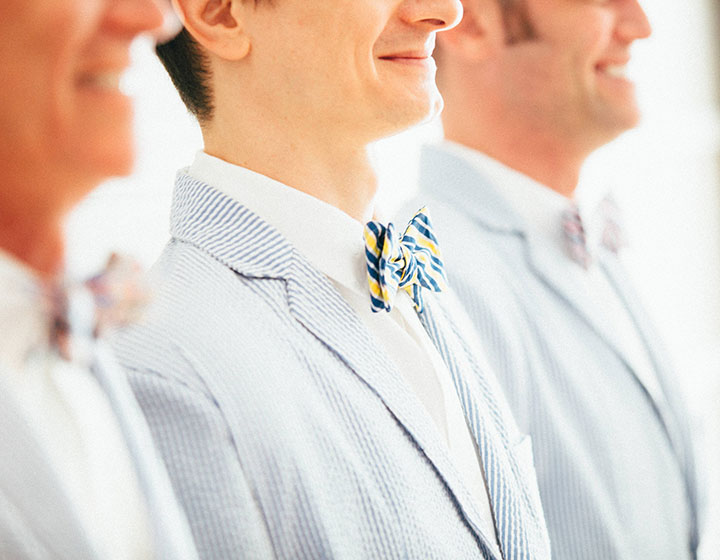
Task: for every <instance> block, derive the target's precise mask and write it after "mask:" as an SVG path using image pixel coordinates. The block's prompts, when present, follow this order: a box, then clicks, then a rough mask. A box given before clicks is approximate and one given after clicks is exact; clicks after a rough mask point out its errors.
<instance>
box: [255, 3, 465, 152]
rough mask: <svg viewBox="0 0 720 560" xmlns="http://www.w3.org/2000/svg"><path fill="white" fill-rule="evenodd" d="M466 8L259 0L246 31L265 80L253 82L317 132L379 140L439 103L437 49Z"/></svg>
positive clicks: (274, 104) (276, 107) (277, 109)
mask: <svg viewBox="0 0 720 560" xmlns="http://www.w3.org/2000/svg"><path fill="white" fill-rule="evenodd" d="M460 13H461V5H460V3H459V1H458V0H316V1H312V2H309V1H308V0H277V1H274V2H272V3H269V2H260V3H258V6H257V8H256V16H255V17H254V19H253V21H252V22H251V23H250V25H249V28H248V33H249V35H250V37H251V41H252V50H251V53H250V60H251V63H252V64H255V65H257V68H259V69H260V70H259V72H260V73H261V79H258V80H256V83H255V84H248V87H252V88H258V89H259V91H256V92H255V98H256V99H263V100H264V102H265V103H266V104H267V110H268V111H269V112H272V113H273V114H275V115H278V114H279V115H285V114H286V115H288V117H289V118H291V119H296V118H297V116H298V115H302V117H303V119H302V120H304V121H305V124H304V125H303V126H307V127H312V129H313V131H314V132H315V133H318V132H319V133H322V131H323V130H327V132H328V135H329V137H333V138H335V137H337V135H338V134H337V133H338V131H341V132H342V133H343V134H345V133H346V134H347V135H348V139H349V140H350V139H353V140H357V139H368V140H374V139H377V138H379V137H381V136H384V135H387V134H391V133H394V132H397V131H399V130H402V129H404V128H407V127H408V126H411V125H413V124H416V123H418V122H420V121H422V120H423V119H426V118H428V117H429V116H431V115H434V114H435V113H437V112H438V111H439V109H440V108H441V104H442V100H441V98H440V95H439V93H438V91H437V88H436V86H435V63H434V61H433V59H432V57H431V56H430V55H431V53H432V50H433V48H434V44H435V34H436V32H437V31H439V30H442V29H446V28H447V27H450V26H452V25H454V24H455V23H457V20H458V19H459V17H460Z"/></svg>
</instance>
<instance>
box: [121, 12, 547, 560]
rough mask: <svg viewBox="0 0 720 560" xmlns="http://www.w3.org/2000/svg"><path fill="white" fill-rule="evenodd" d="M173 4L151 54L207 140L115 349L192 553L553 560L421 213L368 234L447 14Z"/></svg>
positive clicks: (425, 107)
mask: <svg viewBox="0 0 720 560" xmlns="http://www.w3.org/2000/svg"><path fill="white" fill-rule="evenodd" d="M176 5H177V6H178V7H179V9H180V12H181V14H182V19H183V21H184V24H185V31H184V32H183V33H181V35H180V36H179V37H178V38H177V39H176V40H175V41H173V42H171V43H169V44H168V45H165V46H163V47H161V48H160V49H159V50H158V52H159V54H160V57H161V59H162V60H163V63H164V64H165V66H166V68H167V69H168V71H169V73H170V75H171V77H172V79H173V81H174V82H175V84H176V86H177V87H178V89H179V91H180V94H181V96H182V98H183V99H184V101H185V103H186V105H187V106H188V108H189V109H190V110H191V111H193V113H194V114H195V115H196V116H197V117H198V120H199V122H200V126H201V129H202V132H203V138H204V143H205V149H204V151H203V152H201V153H199V154H198V155H197V157H196V159H195V161H194V162H193V164H192V165H191V166H190V167H189V168H188V169H187V170H185V171H184V172H183V173H181V174H180V176H179V179H178V181H177V184H176V190H175V199H174V205H173V215H172V236H173V238H172V240H171V242H170V244H169V245H168V247H167V248H166V250H165V252H164V254H163V256H162V257H161V259H160V261H159V263H158V265H157V273H158V277H159V278H160V280H159V285H158V287H157V299H156V301H155V303H154V305H153V307H152V308H151V309H150V310H149V312H148V313H147V315H146V321H145V322H144V324H142V325H140V326H139V327H138V328H136V329H135V330H134V331H133V332H131V333H130V334H128V335H127V336H125V337H123V338H122V339H120V340H119V341H118V344H117V347H118V349H119V351H120V353H121V355H122V357H123V361H124V364H125V366H126V367H127V369H128V370H129V372H130V376H131V381H132V383H133V385H134V388H135V391H136V394H137V395H138V398H139V400H140V402H141V406H142V407H143V408H144V411H145V413H146V416H147V417H148V419H149V421H150V424H151V427H152V429H153V431H154V434H155V437H156V440H157V442H158V444H159V446H160V448H161V449H162V451H163V453H164V456H165V460H166V463H167V464H168V467H169V470H170V472H171V477H172V478H173V481H174V483H175V486H176V489H177V491H178V493H179V495H180V496H181V499H182V501H183V503H184V506H185V509H186V511H187V513H188V516H189V518H190V520H191V525H192V527H193V530H194V534H195V536H196V537H197V541H198V543H199V547H200V549H201V554H202V556H203V557H204V558H208V559H209V558H213V559H220V558H238V557H247V558H266V557H267V558H270V557H278V558H307V559H316V558H397V559H400V558H438V559H440V558H442V559H447V558H453V559H464V558H488V559H498V560H499V559H500V558H506V559H520V558H534V559H543V558H549V545H548V541H547V535H546V530H545V527H544V521H543V515H542V511H541V508H540V505H539V500H538V496H537V488H536V485H535V482H534V473H533V466H532V458H531V456H530V455H529V452H530V442H529V440H528V439H527V438H526V437H525V436H524V435H523V434H521V433H520V432H518V431H517V429H516V427H515V425H514V423H513V421H512V419H511V417H510V415H509V414H508V413H507V406H506V404H505V403H504V401H502V399H501V397H500V395H499V392H498V391H497V389H496V384H495V381H494V379H493V377H492V373H491V371H490V369H489V368H488V367H487V366H486V364H485V362H484V361H483V358H482V355H481V354H480V353H479V352H480V349H479V348H477V347H476V346H475V345H474V343H473V342H472V341H471V340H470V339H468V338H463V337H461V336H460V335H459V333H460V332H462V331H463V330H466V329H463V322H462V318H461V317H459V316H457V315H456V314H455V312H454V310H453V304H452V299H451V296H449V295H447V294H444V293H436V292H435V290H436V289H437V290H440V289H442V285H443V274H442V266H441V262H440V259H439V254H438V252H437V250H436V249H437V247H436V245H437V243H436V239H435V238H434V236H433V234H432V228H431V225H430V223H429V220H428V217H427V214H426V213H422V212H421V213H419V214H418V215H417V216H416V217H415V220H414V222H413V225H412V227H411V228H410V230H409V235H407V236H406V237H405V238H404V240H403V242H402V243H400V242H399V240H398V239H397V237H396V236H394V234H393V228H392V227H391V226H388V225H386V224H383V223H381V222H375V221H373V222H371V223H370V224H368V225H367V227H366V228H365V229H363V223H364V222H367V221H368V220H371V219H372V218H373V217H374V216H375V215H376V209H375V208H374V204H373V199H374V196H375V189H376V180H375V176H374V173H373V171H372V169H371V166H370V163H369V160H368V154H367V147H368V143H370V142H372V141H374V140H376V139H378V138H381V137H383V136H386V135H389V134H392V133H395V132H397V131H400V130H403V129H405V128H407V127H409V126H411V125H413V124H415V123H417V122H420V121H422V120H423V119H426V118H428V117H430V116H432V115H434V114H436V113H437V111H438V110H439V108H440V105H441V99H440V97H439V94H438V92H437V89H436V87H435V84H434V73H435V66H434V62H433V60H432V58H431V56H430V55H431V52H432V50H433V46H434V40H435V35H436V33H437V32H438V31H441V30H444V29H446V28H449V27H451V26H453V25H454V24H455V23H456V22H457V20H458V18H459V16H460V10H459V7H460V6H459V4H458V3H457V2H456V0H328V1H323V2H307V0H277V1H273V2H270V1H260V0H259V1H257V2H251V1H247V0H243V1H240V0H179V1H177V2H176ZM364 239H365V241H366V242H367V245H366V244H365V243H364ZM398 288H400V289H398ZM374 311H377V312H374Z"/></svg>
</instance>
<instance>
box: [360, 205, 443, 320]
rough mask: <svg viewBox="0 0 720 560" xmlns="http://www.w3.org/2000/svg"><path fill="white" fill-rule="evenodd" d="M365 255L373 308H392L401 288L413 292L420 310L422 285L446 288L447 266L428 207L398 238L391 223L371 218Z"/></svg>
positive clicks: (410, 293) (421, 211) (373, 309)
mask: <svg viewBox="0 0 720 560" xmlns="http://www.w3.org/2000/svg"><path fill="white" fill-rule="evenodd" d="M365 258H366V261H367V272H368V283H369V285H370V308H371V309H372V311H373V312H378V311H382V310H385V311H390V310H391V309H392V307H393V303H394V302H395V296H396V294H397V291H398V290H399V289H403V290H405V291H406V292H407V293H408V294H409V295H410V297H411V298H412V300H413V301H414V302H415V309H416V310H417V311H418V312H421V311H422V310H423V299H422V288H426V289H428V290H432V291H433V292H441V291H442V290H444V289H445V288H446V285H447V278H446V277H445V268H444V265H443V262H442V259H441V257H440V250H439V249H438V242H437V239H436V238H435V234H434V233H433V228H432V224H431V223H430V216H429V215H428V211H427V209H426V208H421V209H420V210H418V211H417V213H416V214H415V216H413V218H412V220H410V223H409V224H408V226H407V228H406V229H405V233H403V235H402V237H401V238H399V239H398V237H397V234H396V233H395V228H394V226H393V224H392V223H389V224H388V225H387V227H385V226H384V225H383V224H381V223H380V222H375V221H372V222H368V223H367V225H366V226H365Z"/></svg>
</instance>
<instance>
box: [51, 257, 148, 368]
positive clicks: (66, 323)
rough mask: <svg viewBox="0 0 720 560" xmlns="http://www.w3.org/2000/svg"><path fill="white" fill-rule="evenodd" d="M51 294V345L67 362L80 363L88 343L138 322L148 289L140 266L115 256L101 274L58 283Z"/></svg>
mask: <svg viewBox="0 0 720 560" xmlns="http://www.w3.org/2000/svg"><path fill="white" fill-rule="evenodd" d="M49 295H50V302H51V309H52V317H53V319H52V325H51V332H50V340H51V344H52V345H53V346H54V347H55V348H56V349H57V351H58V353H59V354H60V356H62V357H63V358H64V359H66V360H77V359H78V357H80V358H81V359H82V357H81V354H82V352H83V349H82V348H81V347H82V346H83V345H84V343H86V342H87V341H88V340H90V339H92V338H95V337H99V336H102V335H103V334H104V333H105V332H106V331H108V330H110V329H113V328H119V327H123V326H126V325H128V324H130V323H133V322H135V321H137V320H138V319H139V317H140V315H141V314H142V311H143V309H144V308H145V306H146V304H147V303H148V299H149V289H148V286H147V284H146V281H145V278H144V276H143V272H142V269H141V267H140V265H139V264H137V263H136V262H135V261H134V260H133V259H131V258H129V257H126V256H120V255H117V254H113V255H112V256H111V257H110V259H109V260H108V262H107V264H106V266H105V269H104V270H103V271H101V272H100V273H99V274H96V275H95V276H93V277H92V278H90V279H89V280H86V281H85V282H84V283H82V284H73V283H57V284H55V285H53V286H50V288H49Z"/></svg>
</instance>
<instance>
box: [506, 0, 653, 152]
mask: <svg viewBox="0 0 720 560" xmlns="http://www.w3.org/2000/svg"><path fill="white" fill-rule="evenodd" d="M495 1H497V0H495ZM505 22H506V26H505V27H506V29H505V42H506V48H504V49H503V51H504V52H503V54H502V55H501V56H502V61H503V68H504V70H503V72H504V73H505V75H506V76H507V78H506V79H505V78H501V80H500V81H501V83H502V84H503V89H504V91H503V92H502V95H504V96H505V97H506V99H508V100H510V103H511V105H515V106H516V107H514V108H515V109H516V110H517V111H518V112H519V113H520V114H522V115H523V116H524V118H526V119H527V121H528V123H530V125H531V126H536V127H544V128H546V129H547V130H548V131H550V132H551V133H556V134H563V135H566V136H569V137H578V136H579V137H584V138H587V139H589V140H591V141H592V140H597V141H599V142H605V141H608V140H609V139H612V138H614V137H615V136H617V135H618V134H620V133H621V132H623V131H624V130H627V129H628V128H631V127H633V126H635V125H636V124H637V121H638V118H639V113H638V108H637V104H636V99H635V90H634V85H633V83H632V82H631V81H629V80H628V78H627V77H626V76H625V67H626V65H627V63H628V61H629V59H630V46H631V44H632V43H633V42H634V41H635V40H636V39H640V38H644V37H647V36H648V35H649V34H650V25H649V23H648V21H647V19H646V16H645V13H644V12H643V10H642V8H641V7H640V5H639V4H638V2H637V0H520V1H519V2H515V3H514V6H513V7H511V8H510V9H509V12H508V13H506V15H505Z"/></svg>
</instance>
